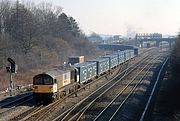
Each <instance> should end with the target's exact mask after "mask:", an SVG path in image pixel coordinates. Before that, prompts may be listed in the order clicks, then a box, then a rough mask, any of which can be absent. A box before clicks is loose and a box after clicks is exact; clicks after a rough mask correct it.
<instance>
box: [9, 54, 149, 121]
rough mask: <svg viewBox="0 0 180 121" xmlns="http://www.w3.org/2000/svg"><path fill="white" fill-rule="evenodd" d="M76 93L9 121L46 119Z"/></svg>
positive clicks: (33, 108) (25, 112)
mask: <svg viewBox="0 0 180 121" xmlns="http://www.w3.org/2000/svg"><path fill="white" fill-rule="evenodd" d="M147 53H148V51H146V52H144V53H143V54H144V55H145V54H147ZM144 59H145V58H144ZM139 61H142V60H141V59H140V60H139ZM133 64H134V63H133ZM133 64H131V66H130V67H129V68H127V69H126V70H124V71H123V72H122V73H121V74H122V75H123V74H124V73H126V72H127V71H128V69H130V68H131V67H132V65H133ZM129 65H130V64H129ZM134 65H136V64H134ZM122 70H123V68H121V69H119V70H118V71H117V72H116V73H117V74H118V73H120V72H121V71H122ZM102 78H103V77H102ZM111 78H113V77H111ZM109 79H110V78H109ZM109 79H108V80H109ZM92 83H93V82H92ZM89 85H91V83H90V84H88V85H86V87H88V86H89ZM83 88H85V87H83ZM83 88H81V89H79V90H77V92H78V91H80V90H82V89H83ZM77 92H74V93H72V94H71V95H68V96H66V97H64V98H63V99H61V100H59V101H56V102H55V103H52V104H50V105H48V106H37V107H36V106H34V107H32V108H30V109H29V110H27V111H23V112H22V113H21V114H19V115H17V116H15V117H13V118H11V119H10V120H37V121H38V120H43V119H44V117H46V115H47V114H48V113H49V112H51V111H53V109H55V108H56V107H57V105H59V104H60V103H61V102H63V101H64V100H65V99H66V98H67V97H70V96H72V95H74V94H75V93H77Z"/></svg>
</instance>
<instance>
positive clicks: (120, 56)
mask: <svg viewBox="0 0 180 121" xmlns="http://www.w3.org/2000/svg"><path fill="white" fill-rule="evenodd" d="M117 54H118V63H119V64H122V63H124V62H125V55H124V51H120V50H118V51H117Z"/></svg>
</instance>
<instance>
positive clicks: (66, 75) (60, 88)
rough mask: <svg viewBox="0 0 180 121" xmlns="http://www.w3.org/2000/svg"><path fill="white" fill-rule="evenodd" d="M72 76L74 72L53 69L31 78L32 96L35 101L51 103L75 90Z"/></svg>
mask: <svg viewBox="0 0 180 121" xmlns="http://www.w3.org/2000/svg"><path fill="white" fill-rule="evenodd" d="M73 74H74V70H60V69H53V70H50V71H47V72H44V73H42V74H38V75H36V76H35V77H34V78H33V96H34V98H35V99H36V101H43V102H46V100H49V101H53V100H54V99H56V98H60V97H61V96H64V95H66V93H69V91H70V90H72V88H73V87H74V88H75V82H73V81H74V80H73V79H72V77H73ZM73 84H74V86H73ZM68 86H70V87H69V88H68Z"/></svg>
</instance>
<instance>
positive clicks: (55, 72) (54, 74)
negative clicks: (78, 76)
mask: <svg viewBox="0 0 180 121" xmlns="http://www.w3.org/2000/svg"><path fill="white" fill-rule="evenodd" d="M70 71H71V70H68V69H67V70H61V69H58V68H56V69H53V70H49V71H47V72H44V73H43V74H47V75H49V76H51V77H53V78H55V77H57V76H59V75H62V74H65V73H68V72H70Z"/></svg>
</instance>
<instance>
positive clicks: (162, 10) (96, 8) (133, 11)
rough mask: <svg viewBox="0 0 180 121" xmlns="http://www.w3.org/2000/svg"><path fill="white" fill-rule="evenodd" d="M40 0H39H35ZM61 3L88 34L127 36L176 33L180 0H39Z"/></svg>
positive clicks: (178, 26)
mask: <svg viewBox="0 0 180 121" xmlns="http://www.w3.org/2000/svg"><path fill="white" fill-rule="evenodd" d="M32 1H34V2H36V3H37V0H32ZM39 1H46V2H51V3H52V4H53V5H56V6H61V7H62V8H63V11H64V12H65V13H66V14H68V15H70V16H72V17H73V18H75V19H76V20H77V21H78V23H79V25H80V27H81V29H82V30H83V31H84V32H85V33H89V32H97V33H103V34H121V35H126V34H127V31H135V32H141V33H143V32H160V33H163V34H176V33H177V32H178V31H179V28H180V0H38V2H39Z"/></svg>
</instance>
